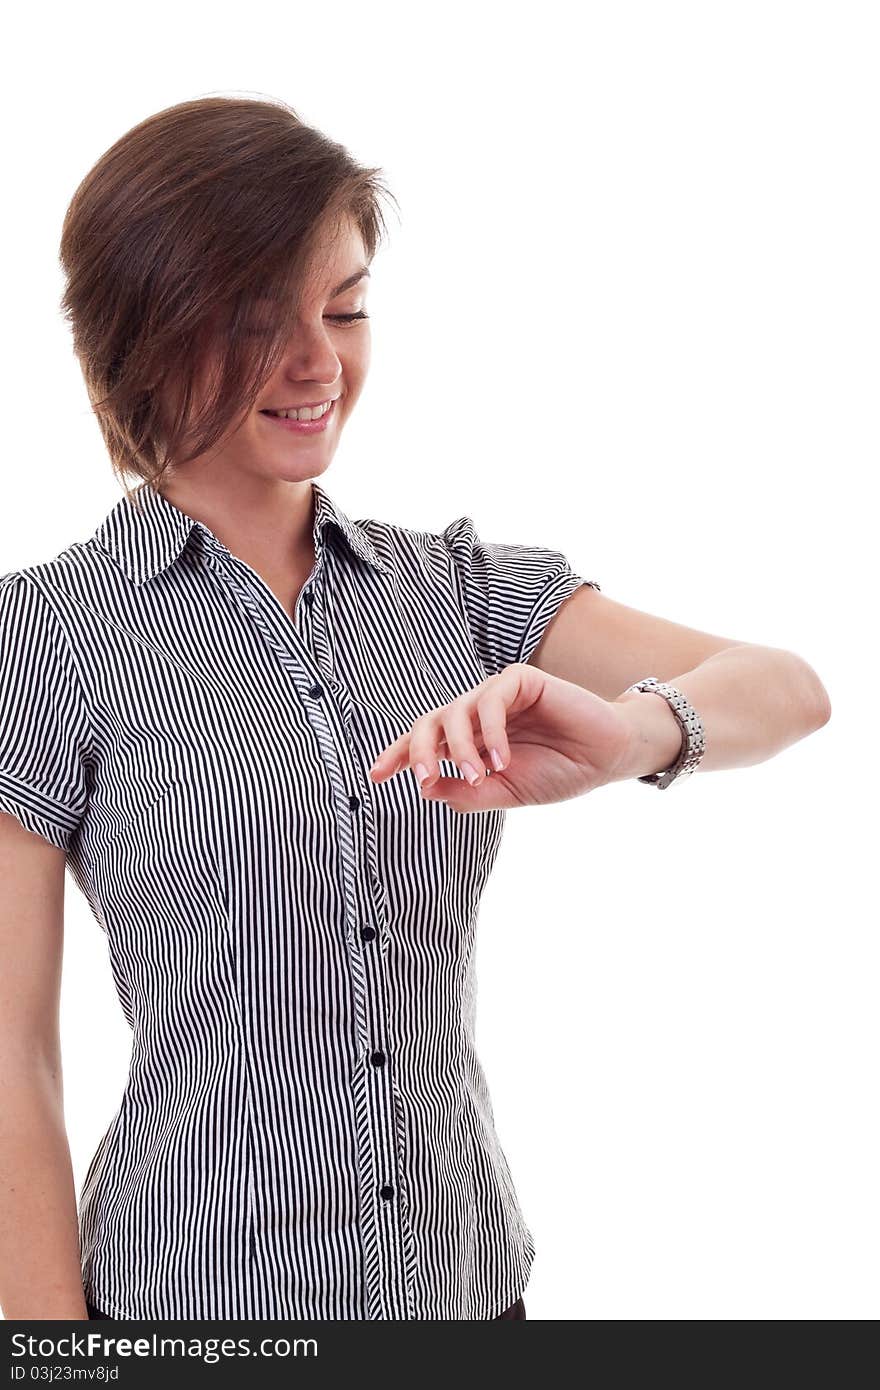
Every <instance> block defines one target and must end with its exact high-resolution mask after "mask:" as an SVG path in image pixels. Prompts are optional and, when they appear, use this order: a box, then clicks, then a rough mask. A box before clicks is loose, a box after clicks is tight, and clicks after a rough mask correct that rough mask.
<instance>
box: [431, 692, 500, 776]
mask: <svg viewBox="0 0 880 1390" xmlns="http://www.w3.org/2000/svg"><path fill="white" fill-rule="evenodd" d="M476 715H477V701H476V699H475V698H474V697H472V696H468V697H466V698H462V699H459V700H455V701H453V703H452V704H451V705H448V706H447V708H446V709H445V711H444V713H443V729H444V731H445V734H446V743H447V746H448V748H449V754H450V757H451V759H452V761H453V762H454V763H455V764H456V766H457V767H458V769H459V771H460V772H461V775H462V777H464V778H466V780H467V781H468V782H469V783H470V785H471V786H472V787H478V786H480V784H481V782H483V781H485V777H486V768H485V766H484V764H483V757H482V754H481V753H480V751H479V750H478V748H477V745H476V743H475V741H474V722H475V720H476V723H477V726H478V727H479V720H478V719H476ZM428 785H429V786H430V785H431V783H430V782H428Z"/></svg>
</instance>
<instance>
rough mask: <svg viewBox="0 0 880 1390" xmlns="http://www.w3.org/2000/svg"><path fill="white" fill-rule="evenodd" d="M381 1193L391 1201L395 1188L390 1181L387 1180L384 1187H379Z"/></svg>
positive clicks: (386, 1199) (387, 1200)
mask: <svg viewBox="0 0 880 1390" xmlns="http://www.w3.org/2000/svg"><path fill="white" fill-rule="evenodd" d="M379 1194H380V1196H382V1197H384V1198H385V1201H386V1202H389V1201H390V1200H391V1198H392V1197H393V1196H394V1188H393V1187H392V1186H391V1184H390V1183H387V1182H386V1184H385V1186H384V1187H380V1188H379Z"/></svg>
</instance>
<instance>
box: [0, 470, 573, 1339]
mask: <svg viewBox="0 0 880 1390" xmlns="http://www.w3.org/2000/svg"><path fill="white" fill-rule="evenodd" d="M312 489H313V495H314V504H315V510H314V527H313V535H314V544H315V556H316V559H315V565H314V568H313V570H312V573H311V575H310V576H309V579H308V580H307V582H306V584H305V586H304V588H303V590H302V592H301V594H300V597H299V599H298V601H297V605H296V610H295V618H292V617H291V615H290V614H289V613H288V612H287V611H286V610H285V609H284V607H283V605H282V604H281V602H280V601H279V599H278V598H277V597H276V596H275V594H274V593H273V591H272V590H271V589H270V588H269V586H268V585H267V584H266V583H265V582H264V580H263V579H262V578H261V577H260V576H259V575H258V574H257V573H256V571H255V570H253V569H252V568H251V567H250V566H249V565H247V564H245V563H244V562H243V561H242V560H240V559H239V558H237V557H236V556H235V555H233V554H232V553H231V551H230V550H229V549H228V548H227V547H226V546H225V545H223V544H222V543H221V542H220V541H219V540H218V539H217V537H216V536H215V535H214V534H213V532H212V531H210V530H209V529H208V528H207V527H206V526H205V525H204V524H203V523H201V522H199V521H196V520H194V519H193V518H192V517H190V516H188V515H186V514H185V513H184V512H183V511H181V510H180V509H179V508H177V507H176V506H174V505H173V504H172V503H171V502H170V501H169V500H168V499H167V498H165V497H163V496H162V495H161V494H159V493H155V492H154V491H153V490H152V488H150V487H149V486H148V485H146V484H144V483H141V484H140V485H138V486H137V487H136V488H135V489H134V492H135V493H136V495H137V496H138V498H139V499H140V503H141V510H137V509H135V508H134V507H133V506H132V505H131V504H130V503H129V501H128V499H127V498H126V497H125V495H123V496H122V497H121V499H120V501H119V502H118V503H117V505H116V506H115V507H114V508H113V509H112V511H111V512H110V513H109V515H108V516H107V517H106V519H105V520H104V521H103V522H102V524H101V525H100V526H99V527H98V529H97V531H96V532H95V533H94V535H93V536H91V537H90V538H89V539H88V540H86V541H77V542H75V543H73V544H72V545H70V546H68V548H67V549H65V550H63V551H62V552H61V553H60V554H59V555H57V556H56V557H55V558H54V559H52V560H50V561H47V562H44V563H38V564H34V565H32V566H28V567H26V568H23V569H20V570H13V571H10V572H7V573H6V574H4V575H3V576H2V578H0V810H3V811H6V812H9V813H11V814H12V815H13V816H16V817H17V818H18V820H19V821H20V822H21V823H22V824H23V825H24V826H25V827H27V829H29V830H31V831H34V832H36V833H37V834H39V835H42V836H44V837H45V838H46V839H48V840H49V841H51V843H52V844H54V845H57V846H59V847H60V848H63V849H64V850H65V851H66V853H67V866H68V868H69V869H70V871H71V873H72V875H73V878H74V880H75V882H76V884H77V886H78V887H79V888H80V890H81V891H82V893H83V894H84V896H85V897H86V899H87V901H88V903H89V906H90V907H91V910H92V912H93V914H94V916H95V918H96V920H97V922H98V924H99V926H100V927H101V928H102V929H103V931H104V932H105V933H106V936H107V943H108V948H109V953H110V962H111V967H112V973H113V979H114V982H115V986H116V990H117V992H118V996H119V1000H120V1002H121V1005H122V1009H123V1011H124V1014H125V1017H126V1019H127V1021H128V1023H129V1025H130V1027H131V1030H132V1052H131V1063H130V1071H129V1076H128V1080H127V1083H126V1087H125V1091H124V1094H123V1096H122V1100H121V1103H120V1106H119V1109H118V1111H117V1113H116V1115H115V1116H114V1118H113V1120H112V1122H111V1123H110V1125H109V1127H108V1129H107V1131H106V1133H105V1134H104V1136H103V1138H102V1139H101V1141H100V1144H99V1146H98V1149H97V1151H96V1153H95V1155H94V1158H93V1159H92V1161H91V1164H90V1165H89V1168H88V1172H87V1174H86V1177H85V1181H84V1184H83V1188H82V1191H81V1194H80V1197H79V1219H80V1237H81V1246H82V1272H83V1286H84V1289H85V1292H86V1295H87V1297H88V1299H89V1300H90V1302H91V1303H93V1304H94V1305H96V1306H97V1307H98V1308H99V1309H100V1310H101V1311H102V1312H104V1313H106V1314H109V1315H110V1316H114V1317H120V1318H125V1319H136V1318H161V1319H170V1318H187V1319H189V1318H191V1319H208V1318H211V1319H214V1318H224V1319H225V1318H253V1319H257V1318H273V1319H278V1318H281V1319H383V1318H393V1319H441V1318H444V1319H471V1320H474V1319H489V1318H493V1317H495V1316H496V1315H497V1314H498V1313H500V1312H501V1311H502V1310H503V1309H505V1308H507V1307H508V1306H509V1305H510V1304H511V1303H513V1302H514V1300H515V1299H516V1298H517V1297H518V1296H519V1295H520V1294H521V1293H522V1292H523V1291H524V1289H525V1286H526V1283H527V1279H528V1275H529V1270H530V1268H531V1264H532V1260H533V1257H534V1243H533V1240H532V1236H531V1233H530V1231H529V1229H528V1227H527V1226H526V1224H525V1221H524V1219H523V1216H522V1213H521V1211H520V1208H519V1204H518V1201H517V1197H516V1194H515V1190H514V1186H513V1182H512V1179H511V1175H510V1171H509V1169H508V1165H507V1161H506V1158H505V1155H504V1152H503V1150H502V1148H501V1145H500V1143H499V1139H498V1135H497V1133H496V1130H495V1125H494V1121H493V1114H492V1106H491V1103H490V1098H489V1093H488V1090H487V1086H486V1078H485V1075H484V1073H483V1070H482V1068H481V1065H480V1062H479V1060H478V1058H477V1055H476V1052H475V1047H474V1022H475V999H476V994H475V988H476V984H475V977H474V933H475V929H476V922H477V913H478V905H479V901H480V896H481V893H482V890H483V887H484V885H485V883H486V880H487V878H488V876H489V873H490V871H491V869H492V865H493V863H494V861H495V857H496V854H497V851H498V847H499V843H500V840H501V834H502V830H503V825H504V818H505V812H504V811H500V810H489V811H486V812H480V813H473V814H469V815H462V814H459V813H457V812H454V811H452V810H451V809H450V808H448V807H447V806H446V805H444V804H443V803H442V802H440V801H425V800H424V799H423V798H422V797H421V796H420V793H419V791H418V787H417V784H416V781H415V778H414V777H413V776H412V775H406V776H397V777H393V778H390V779H388V780H387V781H385V782H383V783H380V784H377V783H374V782H373V781H372V780H371V779H370V777H369V769H370V767H371V766H372V764H373V762H374V760H375V758H376V756H377V755H378V753H379V752H380V751H381V750H382V749H383V748H385V747H386V746H387V745H388V744H389V743H391V742H393V740H394V739H396V738H397V737H398V736H399V735H400V734H402V733H404V732H405V731H407V730H408V729H409V728H410V726H411V725H412V723H413V722H414V721H415V720H416V719H417V718H418V717H419V716H420V715H422V714H424V713H426V711H428V710H430V709H434V708H436V707H437V706H438V705H442V704H445V703H447V702H448V701H450V700H452V699H454V698H455V697H456V696H458V695H460V694H462V693H464V692H465V691H467V690H469V689H471V688H473V686H475V685H477V684H478V683H479V682H480V681H482V680H484V679H485V678H486V677H487V676H488V675H491V674H494V673H496V672H498V671H500V670H502V669H503V667H504V666H506V665H507V664H508V663H510V662H513V661H526V660H527V659H528V657H529V656H530V654H531V653H532V652H533V651H534V649H535V648H536V646H537V645H538V643H539V641H540V639H541V636H542V634H543V632H544V629H545V627H546V626H547V624H548V622H549V621H550V619H551V618H552V617H553V615H554V614H555V613H556V611H557V610H558V608H559V606H560V604H561V603H562V601H563V600H564V599H565V598H567V597H568V596H569V595H570V594H572V593H573V592H574V591H575V590H576V589H577V588H578V587H579V585H581V584H584V583H590V584H592V585H593V586H594V587H596V588H598V587H599V586H598V584H596V582H595V581H591V580H584V579H582V578H581V577H580V576H579V575H577V574H575V573H574V571H573V570H572V568H571V566H570V565H569V563H568V561H567V560H566V558H565V556H564V555H563V554H561V553H560V552H558V551H555V550H549V549H544V548H540V547H536V546H528V545H514V544H510V545H502V544H488V543H484V542H483V541H481V540H480V538H479V537H478V535H477V533H476V530H475V527H474V523H473V521H472V519H471V518H470V517H468V516H462V517H459V518H458V519H457V520H455V521H453V522H451V523H450V524H449V525H448V526H447V527H446V528H445V530H444V531H442V532H441V533H434V532H428V531H418V530H414V529H409V528H407V527H404V526H400V525H395V524H391V523H385V522H380V521H375V520H365V521H351V520H350V519H349V518H348V517H347V516H345V515H344V514H343V512H342V511H341V510H340V508H339V507H338V506H337V505H336V504H335V503H334V502H333V501H331V499H330V497H329V496H328V494H327V492H326V491H325V490H324V489H323V488H322V487H321V486H319V485H318V484H317V483H316V482H313V483H312ZM440 773H441V775H442V776H450V777H452V776H461V773H460V771H459V769H458V768H457V766H456V765H455V763H454V762H451V761H448V760H441V762H440Z"/></svg>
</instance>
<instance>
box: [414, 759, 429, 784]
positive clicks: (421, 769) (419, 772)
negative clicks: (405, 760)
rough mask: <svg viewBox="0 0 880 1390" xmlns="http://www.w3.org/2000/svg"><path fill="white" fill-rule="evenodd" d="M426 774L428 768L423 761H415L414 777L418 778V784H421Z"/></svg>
mask: <svg viewBox="0 0 880 1390" xmlns="http://www.w3.org/2000/svg"><path fill="white" fill-rule="evenodd" d="M427 775H428V769H427V768H426V767H425V764H424V763H416V777H417V779H418V783H419V786H421V785H422V783H423V782H424V780H425V778H426V777H427Z"/></svg>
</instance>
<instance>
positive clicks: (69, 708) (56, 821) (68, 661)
mask: <svg viewBox="0 0 880 1390" xmlns="http://www.w3.org/2000/svg"><path fill="white" fill-rule="evenodd" d="M88 743H89V722H88V716H87V711H86V708H85V702H84V698H83V694H82V687H81V685H80V683H79V680H78V677H77V673H76V670H75V668H74V665H73V659H72V656H71V653H70V649H69V646H68V643H67V639H66V638H65V636H64V633H63V631H62V629H61V626H60V624H59V622H58V619H57V618H56V617H55V614H54V612H53V610H52V609H51V607H50V606H49V604H48V603H47V601H46V599H45V598H44V597H43V595H42V593H41V591H40V590H39V589H38V588H37V586H36V585H35V584H34V583H32V581H30V580H29V579H28V578H27V577H26V576H25V575H23V574H22V573H20V572H19V571H11V572H10V573H8V574H4V575H3V576H2V577H0V811H6V812H8V813H9V814H11V815H13V816H15V817H16V819H17V820H19V821H20V822H21V824H22V825H23V826H24V827H25V829H26V830H30V831H32V832H34V833H35V834H37V835H42V836H43V838H44V839H46V840H48V841H49V842H50V843H51V844H53V845H56V846H57V847H58V849H63V850H67V849H68V847H69V845H70V840H71V836H72V835H73V833H74V831H75V830H76V828H77V826H78V825H79V823H80V821H81V820H82V817H83V815H84V813H85V810H86V805H87V802H88V793H87V778H86V770H85V758H86V755H87V750H88Z"/></svg>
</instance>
